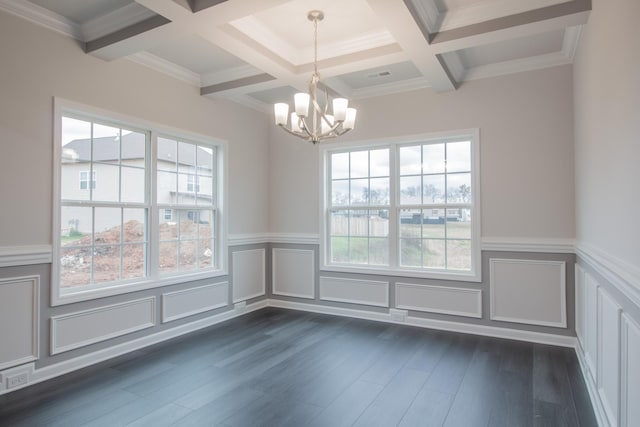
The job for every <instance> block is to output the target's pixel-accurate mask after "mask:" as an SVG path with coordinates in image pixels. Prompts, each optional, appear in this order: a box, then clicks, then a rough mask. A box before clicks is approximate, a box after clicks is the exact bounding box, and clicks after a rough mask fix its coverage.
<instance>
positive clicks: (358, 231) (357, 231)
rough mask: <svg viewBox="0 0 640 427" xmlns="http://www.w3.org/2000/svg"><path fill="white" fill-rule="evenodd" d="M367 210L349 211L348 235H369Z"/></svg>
mask: <svg viewBox="0 0 640 427" xmlns="http://www.w3.org/2000/svg"><path fill="white" fill-rule="evenodd" d="M368 213H369V211H349V235H351V236H368V235H369V215H368Z"/></svg>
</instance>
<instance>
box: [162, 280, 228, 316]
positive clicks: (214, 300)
mask: <svg viewBox="0 0 640 427" xmlns="http://www.w3.org/2000/svg"><path fill="white" fill-rule="evenodd" d="M228 299H229V283H228V282H221V283H213V284H211V285H204V286H198V287H195V288H189V289H183V290H180V291H175V292H167V293H164V294H162V323H166V322H171V321H173V320H177V319H182V318H183V317H188V316H193V315H194V314H198V313H203V312H205V311H209V310H213V309H216V308H220V307H224V306H226V305H227V304H228V303H229V301H228Z"/></svg>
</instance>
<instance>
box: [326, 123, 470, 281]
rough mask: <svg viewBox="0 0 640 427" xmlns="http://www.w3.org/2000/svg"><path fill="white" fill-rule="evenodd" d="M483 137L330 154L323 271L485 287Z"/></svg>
mask: <svg viewBox="0 0 640 427" xmlns="http://www.w3.org/2000/svg"><path fill="white" fill-rule="evenodd" d="M478 144H479V142H478V135H477V131H471V132H461V133H454V134H446V135H439V136H438V137H430V136H428V135H427V136H423V137H420V138H412V139H407V140H399V141H393V142H390V143H386V144H385V143H376V145H374V146H366V145H365V146H362V145H361V144H359V145H358V146H356V147H354V148H348V147H347V148H344V146H342V147H341V148H339V149H335V148H331V149H325V150H324V156H325V157H324V159H325V167H324V177H325V180H324V182H325V186H326V188H325V192H324V194H325V195H326V197H325V199H324V208H325V215H326V220H325V221H324V233H323V235H324V238H323V241H322V244H323V248H322V254H323V269H326V270H335V271H354V272H358V271H359V272H372V273H376V272H378V273H381V274H382V273H384V274H388V273H389V271H395V272H396V273H397V274H398V275H407V276H417V277H437V278H457V279H461V280H473V281H478V280H480V274H479V270H480V265H479V263H480V245H479V235H480V233H479V231H480V230H479V227H480V222H479V211H478V207H479V201H478V194H477V182H479V180H478V172H479V171H478V152H479V150H478Z"/></svg>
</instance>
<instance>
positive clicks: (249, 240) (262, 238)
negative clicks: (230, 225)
mask: <svg viewBox="0 0 640 427" xmlns="http://www.w3.org/2000/svg"><path fill="white" fill-rule="evenodd" d="M228 242H229V246H241V245H260V244H266V243H269V234H268V233H256V234H231V235H229V240H228Z"/></svg>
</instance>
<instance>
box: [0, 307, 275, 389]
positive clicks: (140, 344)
mask: <svg viewBox="0 0 640 427" xmlns="http://www.w3.org/2000/svg"><path fill="white" fill-rule="evenodd" d="M264 307H267V301H266V300H262V301H258V302H255V303H253V304H248V305H247V306H246V307H245V309H244V310H243V311H242V313H239V312H237V311H234V310H229V311H225V312H224V313H219V314H215V315H213V316H209V317H205V318H204V319H198V320H196V321H193V322H189V323H184V324H182V325H179V326H176V327H174V328H170V329H165V330H163V331H160V332H156V333H154V334H151V335H146V336H144V337H140V338H137V339H134V340H131V341H127V342H124V343H121V344H117V345H114V346H110V347H107V348H104V349H102V350H98V351H94V352H91V353H88V354H84V355H82V356H78V357H74V358H72V359H68V360H64V361H62V362H60V363H56V364H53V365H49V366H46V367H44V368H42V369H35V367H34V363H33V362H32V363H30V364H29V365H24V366H25V367H26V368H28V369H30V371H31V375H30V377H29V383H28V385H31V384H36V383H39V382H42V381H46V380H49V379H52V378H55V377H57V376H60V375H64V374H67V373H69V372H73V371H76V370H78V369H82V368H86V367H87V366H91V365H94V364H96V363H100V362H103V361H105V360H108V359H111V358H114V357H118V356H121V355H123V354H126V353H129V352H132V351H135V350H139V349H141V348H144V347H147V346H150V345H153V344H157V343H160V342H163V341H166V340H169V339H172V338H176V337H179V336H182V335H185V334H188V333H190V332H194V331H197V330H200V329H204V328H208V327H209V326H212V325H216V324H218V323H220V322H224V321H225V320H229V319H233V318H235V317H238V316H240V315H241V314H246V313H250V312H252V311H256V310H260V309H262V308H264ZM6 372H7V371H4V372H3V374H4V373H6ZM16 389H17V388H16ZM13 390H14V389H12V390H11V391H13ZM8 391H9V390H7V389H6V387H4V385H3V384H0V395H2V394H4V393H6V392H8Z"/></svg>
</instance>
